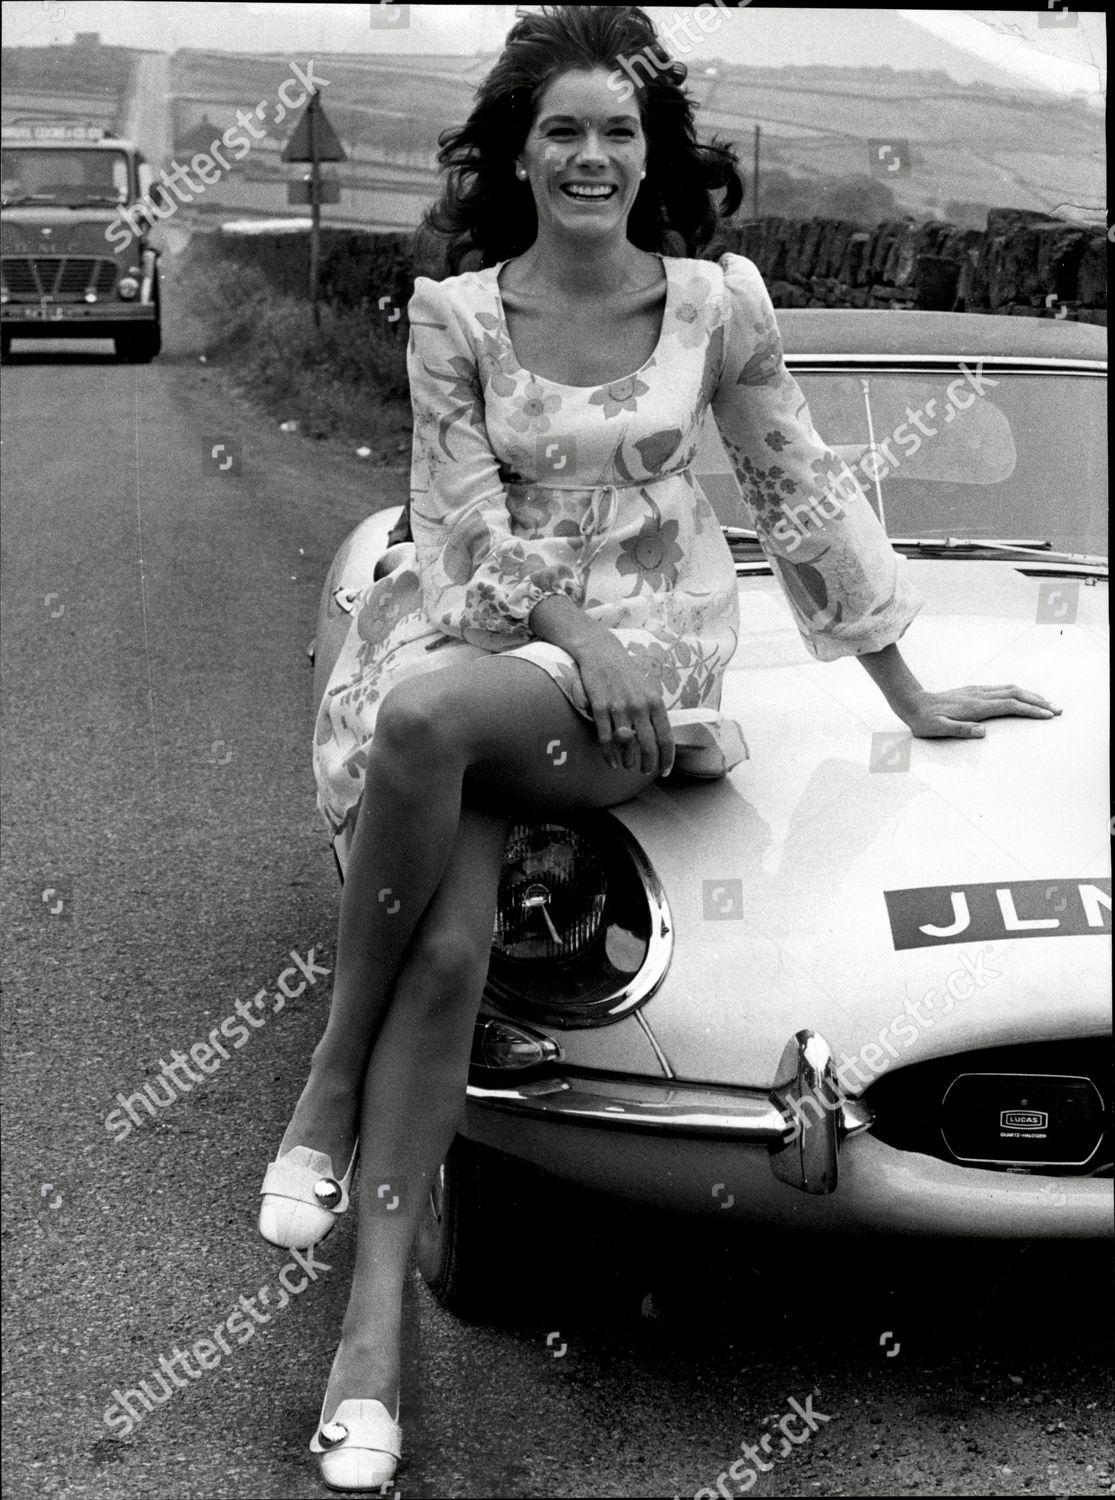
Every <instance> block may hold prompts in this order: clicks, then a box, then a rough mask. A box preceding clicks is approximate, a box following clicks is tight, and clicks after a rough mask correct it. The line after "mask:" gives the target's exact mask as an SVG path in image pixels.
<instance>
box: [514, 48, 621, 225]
mask: <svg viewBox="0 0 1115 1500" xmlns="http://www.w3.org/2000/svg"><path fill="white" fill-rule="evenodd" d="M609 76H610V75H609V74H608V72H607V71H606V70H605V69H603V68H600V69H597V70H594V71H593V72H589V73H580V72H578V73H563V74H561V75H560V76H559V77H557V78H555V79H553V81H552V82H551V83H550V84H549V86H548V87H547V88H546V89H545V91H544V92H543V94H542V97H541V99H540V100H539V103H538V110H537V113H536V114H535V117H534V123H533V125H532V126H531V129H530V134H529V135H528V136H527V139H526V144H525V145H524V147H523V150H522V152H521V154H520V155H519V156H518V157H517V158H516V162H515V165H516V168H523V167H525V168H526V171H527V181H528V182H529V184H530V187H531V190H532V191H533V193H534V202H535V208H536V209H537V213H538V230H539V234H540V235H543V234H545V233H547V232H549V233H556V234H557V235H558V236H559V237H560V238H562V239H566V238H568V237H569V236H574V237H576V238H578V239H580V238H582V237H589V238H591V239H607V238H608V237H609V236H614V235H616V234H620V235H622V236H623V238H625V239H626V237H627V216H628V214H629V213H630V212H631V206H632V204H633V203H634V202H635V195H636V193H638V191H639V185H640V176H639V174H640V173H641V172H642V171H643V169H644V167H645V166H646V159H647V142H646V136H645V135H644V134H643V127H642V122H641V121H640V119H639V111H638V106H637V105H636V104H635V102H634V101H633V100H632V101H631V102H630V103H621V102H620V93H619V92H617V91H616V90H615V89H612V88H609V87H608V78H609ZM628 87H629V86H628ZM577 186H587V187H592V188H597V189H604V188H607V189H610V191H609V192H606V193H605V192H602V191H598V192H597V193H595V194H593V195H591V196H589V195H583V196H581V197H576V196H574V195H573V194H572V193H570V192H569V191H568V189H570V188H571V187H572V188H576V187H577Z"/></svg>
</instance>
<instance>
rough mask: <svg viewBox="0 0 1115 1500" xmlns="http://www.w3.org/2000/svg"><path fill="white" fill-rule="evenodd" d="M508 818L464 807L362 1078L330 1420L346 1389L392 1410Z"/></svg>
mask: <svg viewBox="0 0 1115 1500" xmlns="http://www.w3.org/2000/svg"><path fill="white" fill-rule="evenodd" d="M509 826H510V823H509V820H508V819H506V818H501V817H498V816H496V815H494V814H489V813H482V812H479V811H476V810H474V809H472V808H469V807H465V808H464V809H463V810H462V813H461V819H460V825H459V827H458V830H457V837H456V841H455V843H454V846H453V852H452V854H451V856H450V859H449V864H448V866H447V868H446V871H445V874H444V875H443V877H442V880H441V884H440V885H439V886H438V889H437V893H436V895H435V896H434V899H433V901H432V902H431V903H430V905H429V907H428V908H427V910H426V913H425V915H424V916H423V918H422V921H421V923H420V924H419V927H418V930H417V932H416V933H415V935H414V939H413V941H412V942H411V944H410V947H409V948H408V950H407V954H406V957H405V959H404V961H403V967H402V969H401V971H400V973H399V976H398V978H397V980H396V981H395V986H394V991H393V994H392V998H391V1004H390V1006H389V1008H388V1011H387V1015H386V1017H385V1019H384V1022H383V1025H382V1027H381V1029H380V1031H379V1035H378V1036H377V1038H376V1042H375V1046H374V1049H373V1052H372V1060H371V1064H370V1065H369V1068H368V1074H367V1079H366V1081H365V1084H364V1107H363V1114H362V1118H361V1124H360V1135H361V1140H362V1142H363V1150H362V1161H361V1166H360V1193H359V1197H358V1200H357V1201H358V1209H357V1214H358V1219H357V1240H356V1265H355V1268H354V1270H353V1278H352V1292H351V1295H350V1297H349V1304H348V1310H347V1312H346V1313H345V1318H344V1324H343V1327H342V1330H341V1332H342V1340H343V1342H342V1345H341V1351H340V1354H339V1356H338V1359H337V1361H336V1363H335V1365H334V1370H333V1375H332V1379H331V1381H330V1385H329V1390H328V1394H327V1399H326V1402H325V1420H326V1421H329V1420H330V1419H331V1418H332V1416H333V1413H334V1411H335V1410H336V1407H337V1406H338V1405H339V1403H340V1402H341V1401H343V1400H345V1399H346V1398H347V1397H356V1398H363V1399H368V1398H372V1397H375V1398H378V1399H379V1400H381V1401H382V1402H383V1403H384V1405H385V1406H386V1407H387V1409H388V1411H389V1412H390V1413H391V1414H392V1416H394V1414H395V1403H396V1399H397V1397H398V1387H399V1335H400V1327H399V1322H400V1316H401V1313H402V1297H403V1280H404V1277H405V1275H406V1269H407V1263H408V1260H409V1255H410V1248H411V1244H412V1242H413V1240H414V1235H415V1232H416V1229H417V1225H418V1221H419V1218H420V1217H421V1214H422V1210H423V1205H424V1203H425V1201H426V1198H427V1195H428V1193H429V1190H430V1185H431V1182H432V1180H433V1177H434V1174H435V1172H436V1171H437V1169H438V1165H439V1164H440V1162H441V1161H442V1160H443V1158H444V1156H445V1153H446V1151H447V1150H448V1149H449V1146H450V1143H451V1142H452V1140H453V1135H454V1133H455V1131H456V1129H457V1127H458V1125H459V1123H460V1119H461V1115H462V1112H463V1109H464V1103H465V1085H466V1083H467V1080H468V1062H469V1053H470V1050H471V1043H472V1028H473V1023H474V1021H475V1019H476V1012H477V1010H478V1009H479V1006H480V997H481V994H482V992H483V988H484V979H485V976H486V974H487V970H488V955H489V952H490V949H491V941H492V925H493V922H494V920H495V907H496V888H497V885H498V881H499V872H500V866H501V864H502V860H503V851H504V848H505V846H506V843H507V833H508V829H509Z"/></svg>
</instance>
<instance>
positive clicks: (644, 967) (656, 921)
mask: <svg viewBox="0 0 1115 1500" xmlns="http://www.w3.org/2000/svg"><path fill="white" fill-rule="evenodd" d="M531 835H534V836H535V838H536V840H538V839H542V840H544V839H545V838H547V837H548V838H549V839H550V840H551V841H552V842H553V843H554V844H555V845H561V843H562V842H563V840H562V835H566V836H567V838H566V840H565V842H566V846H567V848H568V849H569V850H570V851H573V852H574V853H575V854H576V855H577V856H579V857H580V858H582V860H583V861H584V862H585V864H586V865H587V866H588V868H589V869H590V870H592V869H598V871H599V874H600V877H601V879H600V882H599V886H598V888H597V889H593V890H591V891H589V892H587V897H588V900H587V903H586V904H585V910H584V912H583V916H582V920H581V922H580V929H579V935H578V938H577V940H576V942H575V943H571V944H570V945H569V947H570V951H569V952H567V953H561V952H559V953H557V954H552V953H551V954H544V955H539V956H537V957H525V958H524V957H517V956H514V955H513V954H512V953H511V952H510V951H508V950H509V948H510V945H509V944H507V943H506V937H507V933H508V930H509V927H510V926H511V923H512V921H513V920H517V921H518V923H519V924H520V925H521V923H522V921H523V912H524V910H525V909H530V910H532V911H533V912H536V913H537V921H538V923H539V924H540V929H539V930H540V933H541V931H542V930H544V928H543V927H542V925H541V924H544V925H545V927H548V928H549V930H550V932H551V934H552V933H553V932H554V926H553V924H552V921H551V920H550V917H549V905H550V900H549V898H550V887H549V886H548V883H547V874H546V871H545V870H544V869H541V870H539V871H537V872H536V873H535V875H534V876H531V877H524V878H527V879H529V880H530V883H529V884H527V885H526V887H525V890H524V888H523V880H522V879H520V881H519V886H518V889H517V891H516V893H515V897H513V896H512V893H511V892H510V890H509V884H510V883H511V881H512V880H513V876H514V873H515V863H516V850H517V847H518V845H517V840H522V839H527V840H529V838H530V836H531ZM515 899H517V906H516V909H515V910H514V911H513V912H511V913H510V915H509V911H508V908H509V906H510V905H512V904H513V901H514V900H515ZM673 933H674V923H673V917H672V915H671V912H670V907H669V903H668V902H667V900H666V893H665V891H664V889H663V887H662V882H661V881H660V880H659V878H658V876H657V874H656V873H655V871H654V868H653V866H652V865H651V863H650V860H649V859H648V858H647V856H646V853H645V852H644V850H643V849H642V847H641V845H640V844H639V843H638V842H637V841H636V840H635V839H634V838H633V837H632V835H631V834H630V833H629V832H628V831H627V829H626V828H625V827H624V826H623V825H622V824H621V823H619V822H618V821H617V820H616V819H614V818H611V817H609V816H608V814H607V813H603V812H599V813H595V814H592V815H584V816H578V817H564V818H562V819H561V820H560V821H558V820H556V819H555V820H553V821H547V822H542V821H540V820H539V821H535V822H531V823H521V824H517V825H516V826H515V827H514V828H513V829H512V830H511V835H510V837H509V838H508V855H507V856H506V857H505V862H504V869H503V872H502V874H501V877H500V894H499V909H498V910H497V916H496V931H495V934H494V940H493V944H492V954H491V960H490V963H489V967H488V980H487V984H486V986H485V990H484V999H485V1000H486V1001H487V1002H488V1003H489V1004H491V1005H492V1006H493V1007H495V1008H496V1009H498V1010H499V1011H501V1012H502V1013H503V1014H504V1015H508V1016H513V1017H515V1018H516V1019H518V1020H523V1021H533V1022H535V1023H536V1024H542V1025H546V1026H553V1027H556V1028H558V1029H573V1028H581V1027H590V1026H608V1025H611V1024H612V1023H613V1022H615V1021H619V1020H622V1019H623V1017H624V1016H627V1015H630V1014H631V1013H632V1012H633V1011H636V1010H638V1008H639V1007H640V1006H641V1005H645V1004H646V1002H647V1001H648V1000H649V999H650V998H651V996H652V995H653V994H654V993H655V991H656V990H657V989H658V987H659V986H660V985H661V983H662V981H663V980H664V979H665V977H666V973H667V971H668V969H669V967H670V959H671V957H672V955H673V946H674V936H673ZM542 946H545V944H544V943H543V944H542Z"/></svg>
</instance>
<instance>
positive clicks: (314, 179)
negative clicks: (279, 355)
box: [306, 89, 321, 328]
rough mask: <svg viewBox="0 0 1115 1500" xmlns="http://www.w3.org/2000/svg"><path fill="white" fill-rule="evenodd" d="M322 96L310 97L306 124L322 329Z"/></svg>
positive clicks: (313, 274)
mask: <svg viewBox="0 0 1115 1500" xmlns="http://www.w3.org/2000/svg"><path fill="white" fill-rule="evenodd" d="M320 109H321V96H320V95H319V94H318V91H317V89H315V90H314V91H313V93H312V94H311V95H310V102H309V106H308V107H307V110H306V124H307V127H308V130H309V136H310V315H311V317H312V318H313V320H314V327H315V328H320V327H321V308H320V307H319V306H318V300H317V298H318V279H319V276H320V272H321V163H320V161H319V160H318V114H319V111H320Z"/></svg>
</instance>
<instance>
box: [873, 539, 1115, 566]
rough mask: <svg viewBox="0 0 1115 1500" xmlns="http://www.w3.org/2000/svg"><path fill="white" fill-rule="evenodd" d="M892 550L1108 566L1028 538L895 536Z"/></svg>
mask: <svg viewBox="0 0 1115 1500" xmlns="http://www.w3.org/2000/svg"><path fill="white" fill-rule="evenodd" d="M887 541H889V542H890V544H891V546H892V547H909V548H910V549H911V551H913V552H931V553H940V552H1004V553H1023V554H1025V555H1026V556H1028V557H1039V558H1043V559H1044V560H1045V561H1046V562H1063V563H1085V564H1087V565H1088V566H1090V567H1102V568H1106V567H1107V558H1106V557H1095V556H1092V555H1091V554H1089V553H1085V552H1058V551H1057V550H1056V549H1055V548H1054V547H1053V546H1051V545H1050V543H1049V542H1043V541H1035V540H1031V539H1027V540H1024V541H1004V540H1001V539H996V540H995V541H990V540H988V541H985V540H983V539H982V538H980V539H976V538H973V537H957V536H946V537H920V536H919V537H915V536H891V537H888V538H887Z"/></svg>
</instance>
